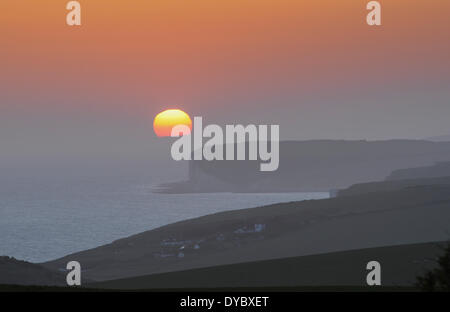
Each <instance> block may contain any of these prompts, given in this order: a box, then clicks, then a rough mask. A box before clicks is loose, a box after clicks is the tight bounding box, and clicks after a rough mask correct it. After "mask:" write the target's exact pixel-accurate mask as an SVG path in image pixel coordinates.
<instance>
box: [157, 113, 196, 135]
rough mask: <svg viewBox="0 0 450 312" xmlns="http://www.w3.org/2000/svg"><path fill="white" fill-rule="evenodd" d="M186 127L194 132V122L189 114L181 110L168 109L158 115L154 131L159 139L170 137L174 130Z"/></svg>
mask: <svg viewBox="0 0 450 312" xmlns="http://www.w3.org/2000/svg"><path fill="white" fill-rule="evenodd" d="M177 125H185V126H187V127H189V129H191V130H192V120H191V117H189V115H188V114H186V113H185V112H183V111H182V110H180V109H168V110H165V111H163V112H161V113H159V114H158V115H156V117H155V120H154V121H153V129H154V130H155V133H156V135H157V136H158V137H170V136H171V132H172V128H173V127H175V126H177Z"/></svg>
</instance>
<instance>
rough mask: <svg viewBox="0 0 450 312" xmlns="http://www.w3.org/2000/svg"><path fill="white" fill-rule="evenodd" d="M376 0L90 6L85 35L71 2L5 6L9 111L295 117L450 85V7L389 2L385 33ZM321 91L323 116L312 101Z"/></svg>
mask: <svg viewBox="0 0 450 312" xmlns="http://www.w3.org/2000/svg"><path fill="white" fill-rule="evenodd" d="M367 2H368V1H366V0H340V1H336V0H314V1H307V0H276V1H275V0H226V1H225V0H215V1H212V0H152V1H148V0H132V1H119V0H109V1H107V0H95V1H91V0H81V1H80V3H81V5H82V14H83V15H82V23H83V25H82V26H81V27H80V28H76V27H69V26H67V25H66V24H65V16H66V9H65V5H66V3H67V1H65V0H39V1H30V0H1V3H0V15H1V17H0V47H1V49H0V62H1V63H0V64H1V73H0V83H1V87H0V88H1V89H0V91H2V93H3V99H2V101H1V102H0V106H1V108H2V109H4V110H5V109H6V111H8V107H9V108H10V109H18V108H20V107H23V109H27V108H29V107H32V108H33V109H37V110H44V111H45V110H52V109H59V110H65V109H66V108H67V109H71V107H74V106H75V105H76V107H77V108H79V109H80V110H83V107H84V106H89V109H95V110H100V111H102V110H108V111H111V110H113V111H114V110H117V111H126V112H129V113H131V114H133V112H136V114H142V112H144V111H145V110H149V111H150V112H149V113H150V114H152V113H156V112H159V111H161V110H162V109H164V108H166V107H172V106H174V105H175V106H176V105H180V106H181V108H183V109H185V110H186V111H188V112H190V113H191V115H192V114H198V113H207V112H214V111H216V112H217V113H218V114H219V113H226V112H229V111H230V108H236V109H240V110H242V111H243V112H251V111H252V110H254V109H255V108H262V107H267V108H269V109H270V107H274V106H276V107H277V108H283V109H286V111H287V115H292V112H290V110H291V109H296V108H298V107H302V108H304V109H305V110H308V109H310V110H316V109H317V110H324V109H327V107H328V106H327V105H334V104H332V103H330V104H327V103H326V101H327V100H330V99H327V97H334V96H335V95H336V94H338V95H339V94H340V95H342V94H344V95H346V94H354V93H358V92H362V93H363V92H366V91H367V92H369V93H371V92H372V91H374V92H384V91H386V88H387V89H388V91H389V90H390V91H392V90H391V89H395V90H402V88H405V90H407V89H408V90H409V89H411V88H414V86H416V85H420V84H421V83H427V84H430V86H431V84H433V83H434V84H436V83H439V81H442V80H443V79H444V80H445V79H447V80H446V81H448V73H449V72H450V62H449V61H448V55H450V43H449V40H448V30H449V29H450V19H449V18H448V12H450V1H448V0H429V1H425V0H395V1H381V3H382V5H383V16H382V21H383V26H382V27H379V28H371V27H369V26H367V25H366V24H365V16H366V13H367V11H366V9H365V5H366V3H367ZM364 88H366V89H368V90H365V89H364ZM371 88H373V89H375V90H372V91H371V90H370V89H371ZM389 88H391V89H389ZM317 94H320V95H321V96H322V97H325V98H326V99H325V101H323V102H321V104H318V105H317V108H316V107H314V108H313V107H311V105H313V104H311V103H310V102H308V101H303V100H304V99H305V97H306V98H308V99H309V98H311V97H316V95H317ZM280 96H282V97H285V98H286V99H284V102H283V103H274V101H276V99H277V98H279V97H280ZM362 96H364V95H362ZM67 98H69V99H70V100H67V101H65V100H63V99H67ZM38 99H39V100H38ZM261 99H267V102H264V101H260V100H261ZM269 99H270V100H271V101H272V100H273V101H272V102H271V101H269ZM74 102H75V103H76V104H74ZM331 102H332V101H331ZM13 106H14V108H12V107H13ZM321 106H322V107H321ZM279 118H282V117H281V116H279ZM286 118H288V117H286Z"/></svg>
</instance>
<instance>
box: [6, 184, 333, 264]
mask: <svg viewBox="0 0 450 312" xmlns="http://www.w3.org/2000/svg"><path fill="white" fill-rule="evenodd" d="M153 186H154V183H151V182H150V181H142V179H133V178H95V179H93V178H89V179H88V178H79V179H71V180H70V181H61V180H55V181H41V180H39V179H27V180H17V181H13V180H6V181H1V185H0V255H7V256H13V257H16V258H18V259H23V260H27V261H32V262H43V261H47V260H51V259H55V258H58V257H62V256H64V255H67V254H69V253H72V252H76V251H81V250H85V249H88V248H93V247H96V246H99V245H102V244H106V243H110V242H112V241H114V240H116V239H119V238H123V237H126V236H129V235H132V234H136V233H139V232H143V231H147V230H150V229H154V228H156V227H160V226H163V225H166V224H169V223H172V222H176V221H180V220H184V219H190V218H195V217H199V216H203V215H207V214H211V213H216V212H220V211H226V210H234V209H243V208H250V207H257V206H261V205H267V204H272V203H279V202H289V201H298V200H305V199H320V198H327V197H328V193H273V194H229V193H217V194H183V195H167V194H154V193H152V187H153Z"/></svg>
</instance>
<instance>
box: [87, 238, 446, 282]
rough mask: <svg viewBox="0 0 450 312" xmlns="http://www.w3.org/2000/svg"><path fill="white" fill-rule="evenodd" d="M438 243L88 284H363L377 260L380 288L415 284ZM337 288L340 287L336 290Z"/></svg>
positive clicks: (430, 259) (260, 262)
mask: <svg viewBox="0 0 450 312" xmlns="http://www.w3.org/2000/svg"><path fill="white" fill-rule="evenodd" d="M440 252H441V250H440V248H439V244H436V243H427V244H414V245H402V246H391V247H382V248H371V249H362V250H352V251H345V252H337V253H329V254H323V255H314V256H305V257H293V258H285V259H276V260H268V261H257V262H248V263H239V264H233V265H224V266H215V267H209V268H202V269H195V270H187V271H181V272H171V273H164V274H155V275H150V276H141V277H135V278H128V279H122V280H115V281H106V282H101V283H97V284H91V285H89V286H90V287H99V288H111V289H157V288H164V289H173V288H182V289H186V288H188V289H191V288H197V289H204V288H242V287H244V288H256V287H266V288H272V289H276V288H292V289H294V288H300V287H313V286H314V287H318V288H319V287H324V288H327V287H328V289H333V286H339V287H341V288H344V286H360V287H364V286H366V274H367V271H366V265H367V263H368V262H369V261H371V260H376V261H379V262H380V264H381V268H382V284H383V285H389V286H391V287H392V286H413V284H414V282H415V278H416V276H417V275H418V274H420V273H422V272H423V270H425V269H429V268H431V267H433V266H434V265H435V263H434V261H433V260H434V259H435V258H436V256H437V255H438V254H439V253H440ZM336 289H338V287H336Z"/></svg>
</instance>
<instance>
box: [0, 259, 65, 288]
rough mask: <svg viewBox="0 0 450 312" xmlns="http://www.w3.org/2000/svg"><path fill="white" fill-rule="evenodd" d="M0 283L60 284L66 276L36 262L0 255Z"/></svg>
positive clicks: (63, 283)
mask: <svg viewBox="0 0 450 312" xmlns="http://www.w3.org/2000/svg"><path fill="white" fill-rule="evenodd" d="M0 284H11V285H48V286H62V285H65V284H66V277H65V275H64V274H62V273H58V272H56V271H53V270H49V269H46V268H44V267H42V266H41V265H38V264H34V263H30V262H26V261H21V260H16V259H14V258H10V257H0Z"/></svg>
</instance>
